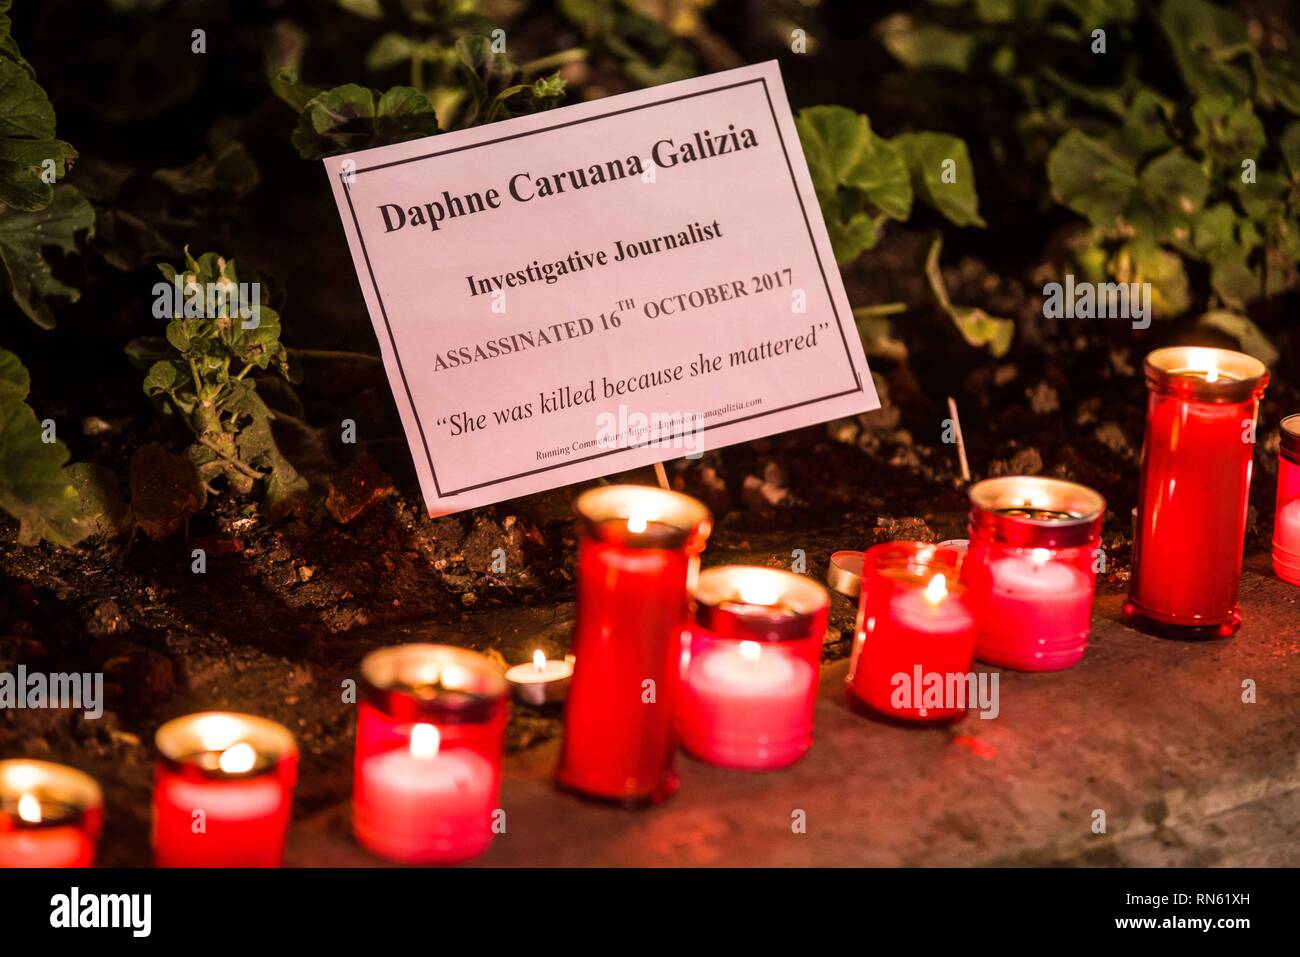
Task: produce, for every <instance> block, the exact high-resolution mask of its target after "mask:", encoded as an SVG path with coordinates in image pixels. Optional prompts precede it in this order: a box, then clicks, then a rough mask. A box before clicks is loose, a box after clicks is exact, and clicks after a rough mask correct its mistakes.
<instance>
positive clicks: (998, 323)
mask: <svg viewBox="0 0 1300 957" xmlns="http://www.w3.org/2000/svg"><path fill="white" fill-rule="evenodd" d="M942 251H943V237H942V236H941V235H939V236H935V238H934V241H933V242H932V243H931V244H930V250H929V252H928V253H927V254H926V257H925V278H926V280H927V281H928V282H929V284H930V292H931V293H932V294H933V295H934V298H935V300H936V301H937V302H938V303H939V308H941V309H942V310H943V311H944V312H945V313H947V314H948V317H949V318H950V319H952V321H953V324H954V325H955V326H956V327H957V331H958V332H960V333H961V336H962V338H963V339H965V340H966V342H967V344H969V345H972V346H976V347H980V346H987V347H988V350H989V352H990V353H992V354H993V355H994V356H995V357H1001V356H1004V355H1006V354H1007V351H1008V350H1009V349H1010V348H1011V340H1012V337H1013V336H1014V335H1015V332H1016V324H1015V323H1014V322H1013V321H1012V320H1010V319H1002V318H999V317H998V316H992V315H989V313H987V312H985V311H984V310H983V309H979V308H976V307H974V306H957V305H953V302H952V299H951V298H950V297H949V296H948V287H947V286H946V285H944V281H943V270H942V269H941V268H940V266H939V254H940V253H941V252H942Z"/></svg>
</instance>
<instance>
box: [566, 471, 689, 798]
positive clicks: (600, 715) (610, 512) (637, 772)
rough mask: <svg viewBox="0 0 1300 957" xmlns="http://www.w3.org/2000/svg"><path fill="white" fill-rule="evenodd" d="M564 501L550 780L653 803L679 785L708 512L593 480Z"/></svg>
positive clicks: (673, 496)
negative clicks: (564, 556)
mask: <svg viewBox="0 0 1300 957" xmlns="http://www.w3.org/2000/svg"><path fill="white" fill-rule="evenodd" d="M574 507H575V509H576V511H577V513H578V529H579V545H578V609H577V619H576V622H575V624H574V643H573V651H574V654H575V655H576V656H577V661H576V663H575V664H574V669H573V683H572V685H571V686H570V688H569V700H568V705H567V708H566V711H565V718H564V744H563V747H562V749H561V754H560V766H559V770H558V772H557V774H556V780H557V782H558V783H559V784H560V785H561V786H562V787H565V788H568V789H570V790H573V791H577V792H579V793H581V794H584V795H587V796H590V797H597V798H604V799H608V800H614V801H623V802H629V803H634V804H644V803H653V802H655V801H659V800H662V799H664V798H666V797H668V796H669V795H670V794H672V793H673V791H675V790H676V788H677V776H676V774H675V773H674V771H673V755H674V752H675V751H676V749H677V740H676V736H675V734H674V730H673V728H674V722H675V717H676V703H677V700H676V699H677V686H678V682H679V680H680V661H681V634H682V630H683V628H684V626H685V624H686V618H687V595H688V588H689V587H690V586H691V585H693V584H694V582H693V579H694V576H695V574H696V572H697V570H698V567H699V554H700V551H701V550H702V549H703V548H704V543H705V541H706V539H707V538H708V534H709V530H710V527H711V520H710V517H709V510H708V509H707V508H705V507H704V506H703V505H702V504H700V503H699V502H697V501H696V500H695V499H693V498H690V497H688V496H686V495H682V494H680V493H678V492H670V491H667V490H664V489H660V488H655V487H653V486H644V485H607V486H602V487H600V488H594V489H591V490H589V491H587V492H584V493H583V494H582V495H580V496H579V497H578V500H577V501H576V502H575V503H574Z"/></svg>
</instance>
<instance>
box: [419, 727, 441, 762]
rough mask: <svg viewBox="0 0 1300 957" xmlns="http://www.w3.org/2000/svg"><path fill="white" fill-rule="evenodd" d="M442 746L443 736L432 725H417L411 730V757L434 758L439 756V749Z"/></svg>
mask: <svg viewBox="0 0 1300 957" xmlns="http://www.w3.org/2000/svg"><path fill="white" fill-rule="evenodd" d="M441 744H442V735H440V734H439V733H438V729H437V728H436V727H435V726H434V725H431V724H417V725H415V726H414V727H413V728H411V757H414V758H434V757H437V756H438V747H439V746H440V745H441Z"/></svg>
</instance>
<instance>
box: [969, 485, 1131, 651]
mask: <svg viewBox="0 0 1300 957" xmlns="http://www.w3.org/2000/svg"><path fill="white" fill-rule="evenodd" d="M970 500H971V517H970V529H971V542H972V544H971V550H970V552H969V554H968V556H967V558H966V561H965V562H964V563H963V565H962V580H963V581H964V582H965V583H966V584H967V585H968V586H970V588H971V591H972V593H973V597H974V598H975V600H976V602H977V603H978V604H979V605H980V606H981V612H982V613H981V616H980V620H981V624H980V629H979V636H978V638H977V639H976V642H975V655H976V657H978V658H980V659H982V660H983V661H987V662H989V663H990V664H996V665H1002V666H1003V667H1006V668H1018V669H1020V670H1022V671H1056V670H1059V669H1061V668H1068V667H1070V666H1071V665H1074V664H1076V663H1077V662H1078V661H1079V660H1080V659H1082V658H1083V655H1084V651H1085V650H1086V649H1087V647H1088V636H1089V633H1090V632H1091V630H1092V599H1093V592H1094V590H1095V583H1096V574H1095V572H1094V568H1095V567H1096V552H1097V549H1098V548H1100V546H1101V523H1102V513H1103V512H1104V511H1105V507H1106V503H1105V500H1104V499H1103V498H1102V497H1101V496H1100V495H1098V494H1097V493H1096V492H1094V491H1093V490H1092V489H1089V488H1086V487H1085V486H1082V485H1076V484H1075V483H1073V482H1064V481H1061V480H1060V479H1050V478H1041V477H1037V476H1009V477H1005V478H995V479H988V480H986V481H983V482H978V483H976V484H975V485H974V486H972V487H971V490H970Z"/></svg>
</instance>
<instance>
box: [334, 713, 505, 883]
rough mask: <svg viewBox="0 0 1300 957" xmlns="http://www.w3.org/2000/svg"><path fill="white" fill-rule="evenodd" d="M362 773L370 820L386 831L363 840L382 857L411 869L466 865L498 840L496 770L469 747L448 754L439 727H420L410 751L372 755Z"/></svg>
mask: <svg viewBox="0 0 1300 957" xmlns="http://www.w3.org/2000/svg"><path fill="white" fill-rule="evenodd" d="M359 773H360V774H361V775H362V777H363V778H364V781H363V782H362V783H361V785H360V787H361V789H362V790H363V792H364V793H365V795H366V801H367V807H366V815H367V819H369V820H378V821H383V822H384V826H383V827H382V828H376V829H373V830H367V831H364V832H363V833H360V834H359V835H358V836H359V837H360V838H361V841H362V843H363V844H365V846H366V847H367V848H368V849H369V850H370V851H372V852H373V853H375V854H378V855H379V856H380V857H383V858H386V859H388V860H390V861H399V862H404V863H410V864H428V863H435V862H436V863H448V862H454V861H464V860H469V859H470V858H471V857H477V856H478V855H479V854H482V853H483V852H484V851H485V850H487V847H488V844H490V843H491V841H492V830H491V827H490V822H491V819H492V812H493V811H494V810H495V809H496V771H495V769H494V768H493V767H492V764H491V762H490V761H488V760H487V759H486V758H483V757H481V756H480V755H478V754H477V753H475V752H474V751H472V750H470V749H469V748H458V749H455V750H451V751H442V750H440V735H439V734H438V729H437V727H436V726H434V725H432V724H417V725H414V726H413V727H412V728H411V741H410V746H409V748H407V749H406V750H402V749H394V750H392V751H385V752H383V753H382V754H376V755H375V756H373V757H371V758H367V759H366V760H365V761H363V762H362V763H361V765H360V769H359Z"/></svg>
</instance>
